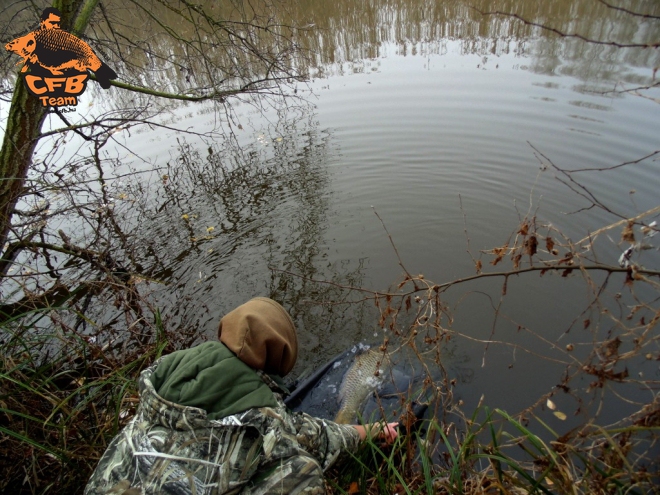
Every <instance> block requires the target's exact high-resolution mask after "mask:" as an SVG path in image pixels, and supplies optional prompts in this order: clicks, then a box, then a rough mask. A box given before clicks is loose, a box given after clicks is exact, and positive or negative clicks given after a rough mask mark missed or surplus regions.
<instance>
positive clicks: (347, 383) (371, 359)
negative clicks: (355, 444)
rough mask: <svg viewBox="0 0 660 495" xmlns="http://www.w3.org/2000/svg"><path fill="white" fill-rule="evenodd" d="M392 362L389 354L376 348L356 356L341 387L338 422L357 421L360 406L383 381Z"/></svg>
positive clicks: (348, 422)
mask: <svg viewBox="0 0 660 495" xmlns="http://www.w3.org/2000/svg"><path fill="white" fill-rule="evenodd" d="M390 364H391V363H390V358H389V355H388V354H387V353H383V352H380V351H378V350H375V349H370V350H368V351H365V352H363V353H361V354H358V355H357V356H355V360H354V362H353V365H352V366H351V367H350V368H349V369H348V371H347V372H346V374H345V375H344V379H343V381H342V383H341V387H340V388H339V401H340V407H339V412H338V413H337V416H336V417H335V422H336V423H343V424H350V423H354V422H355V420H356V417H357V413H358V411H359V408H360V406H361V405H362V403H363V402H364V400H365V399H366V398H367V396H368V395H369V394H370V393H372V392H373V391H374V390H376V388H377V387H378V386H379V385H380V384H381V383H382V382H383V380H384V376H385V374H386V373H387V371H388V369H389V368H390Z"/></svg>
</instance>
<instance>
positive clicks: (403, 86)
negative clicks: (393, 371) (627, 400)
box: [116, 0, 660, 411]
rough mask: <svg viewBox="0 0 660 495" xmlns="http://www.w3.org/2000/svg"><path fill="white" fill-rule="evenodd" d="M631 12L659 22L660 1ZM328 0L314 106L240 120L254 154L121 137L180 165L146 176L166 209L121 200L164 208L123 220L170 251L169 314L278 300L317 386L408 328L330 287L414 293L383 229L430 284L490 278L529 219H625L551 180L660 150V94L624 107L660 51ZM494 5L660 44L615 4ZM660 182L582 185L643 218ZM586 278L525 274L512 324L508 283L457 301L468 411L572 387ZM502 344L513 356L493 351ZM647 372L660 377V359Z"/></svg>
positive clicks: (164, 275)
mask: <svg viewBox="0 0 660 495" xmlns="http://www.w3.org/2000/svg"><path fill="white" fill-rule="evenodd" d="M317 3H318V4H323V5H322V6H321V5H316V4H317ZM473 3H474V2H473ZM623 3H625V4H626V6H628V7H629V8H631V9H634V10H637V11H643V12H648V13H652V14H655V15H660V6H659V4H658V3H657V2H653V1H641V0H640V1H629V2H623ZM325 4H326V2H310V5H304V4H302V5H299V6H298V7H297V9H298V10H299V12H298V10H296V12H298V14H299V15H300V19H304V20H305V22H307V21H309V22H312V23H314V24H315V26H316V28H315V29H316V31H313V33H314V34H310V36H311V37H312V38H314V40H313V43H312V42H311V41H310V42H309V43H310V44H313V45H314V46H315V47H316V49H317V50H318V51H317V52H316V53H317V55H316V56H315V57H316V62H315V63H314V64H312V65H313V70H312V74H313V78H312V80H311V81H310V83H309V85H303V84H301V85H300V86H299V88H298V89H299V90H298V93H297V95H296V96H300V97H302V98H303V101H298V100H296V99H292V100H290V101H289V104H288V106H287V107H286V108H284V107H282V108H279V109H277V110H276V109H272V108H270V109H265V110H263V111H259V110H257V109H255V107H254V106H251V105H248V104H236V105H234V113H233V114H232V117H231V131H232V132H233V133H234V138H232V139H227V140H220V139H219V140H218V141H217V142H215V143H213V144H212V146H211V147H209V146H208V144H202V143H201V142H200V141H199V140H198V139H197V138H196V137H194V136H184V137H182V136H180V135H175V134H173V133H172V132H170V131H168V130H164V129H153V130H145V131H143V132H138V133H132V134H130V135H129V134H128V133H126V134H125V135H123V136H120V137H119V138H120V140H121V143H122V144H123V145H124V144H125V145H127V147H128V148H130V149H131V150H133V151H134V152H135V153H136V155H138V156H139V157H140V159H138V158H136V157H135V156H132V155H130V154H128V153H123V157H122V160H123V161H124V165H125V166H133V167H135V168H137V169H142V168H145V167H146V165H145V162H149V163H150V164H155V165H157V166H159V167H163V168H162V170H160V171H159V172H158V173H157V174H153V175H151V176H149V177H150V179H145V183H144V184H143V186H144V187H145V189H144V191H148V192H147V193H145V192H144V191H143V192H138V191H137V190H136V189H127V190H125V191H124V190H123V189H122V187H123V186H122V185H121V184H119V185H117V186H116V188H117V191H124V192H126V193H127V194H129V195H135V196H137V195H138V194H146V196H140V197H141V200H142V203H141V204H142V205H144V208H143V209H140V208H136V207H127V206H121V207H120V208H124V210H123V212H124V216H125V219H126V222H127V224H129V225H133V226H134V227H135V228H136V229H137V232H139V235H142V236H144V237H145V238H148V239H149V240H150V241H153V246H154V247H153V248H152V249H150V250H149V251H148V252H144V253H142V256H143V260H142V262H143V265H144V268H145V270H146V272H147V274H148V275H149V276H150V277H152V278H154V279H157V280H161V281H163V282H164V283H165V284H166V285H159V284H154V285H153V286H152V290H154V292H155V295H156V297H157V298H158V300H159V301H160V303H161V305H162V307H163V312H164V315H165V317H167V318H169V319H170V321H171V323H172V324H173V325H181V326H182V327H197V328H198V329H199V331H200V332H202V333H204V334H206V335H209V336H212V335H214V333H215V327H216V325H217V321H218V319H219V318H220V316H221V315H222V314H224V313H225V312H226V311H228V310H230V309H231V308H233V307H234V306H236V305H238V304H240V303H241V302H243V301H245V300H247V299H248V298H250V297H253V296H257V295H269V296H271V297H274V298H276V299H278V300H280V301H281V302H282V303H283V304H284V305H285V306H286V307H287V309H289V310H290V311H291V312H292V313H293V314H294V316H295V319H296V323H297V325H298V327H299V330H300V340H301V361H300V364H299V365H298V367H297V368H296V369H297V370H298V371H299V372H300V371H302V370H303V369H304V368H306V367H310V366H315V365H318V364H319V363H321V362H323V361H325V360H326V359H327V358H329V357H330V356H332V355H334V354H336V353H338V352H340V351H342V350H344V349H346V348H348V347H350V346H352V345H354V344H356V343H357V342H359V341H363V342H364V341H366V342H379V341H381V340H382V338H383V336H384V334H386V333H387V332H386V331H384V330H382V329H380V328H379V327H378V325H377V322H378V319H377V316H375V311H374V308H373V303H369V304H368V305H359V304H354V305H345V304H337V303H341V302H342V301H344V300H346V299H347V298H349V297H351V298H353V299H359V296H357V295H351V296H349V295H348V293H347V291H345V290H342V289H341V288H339V287H338V286H337V285H332V284H321V283H316V282H314V281H312V279H313V280H325V281H334V282H335V283H336V284H340V285H350V286H355V287H366V288H369V289H387V288H388V287H389V286H391V285H392V284H396V283H398V282H399V281H400V280H402V277H403V275H404V271H403V269H402V267H401V266H400V265H399V261H398V259H397V255H396V252H395V250H394V249H393V247H392V245H391V243H390V240H389V238H388V233H387V232H386V231H385V229H384V227H383V224H382V223H381V221H380V220H379V218H378V217H377V216H376V214H375V213H377V214H378V215H379V216H380V218H381V219H382V220H383V222H384V224H385V225H386V227H387V231H388V232H389V234H390V235H391V238H392V240H393V242H394V244H395V245H396V248H397V250H398V254H399V255H400V258H401V260H402V262H403V265H404V266H405V268H406V269H407V270H408V271H409V272H410V273H412V274H419V273H422V274H424V276H425V277H426V278H427V279H430V280H433V281H434V282H437V283H441V282H448V281H451V280H453V279H457V278H462V277H467V276H471V275H473V274H475V263H474V260H473V258H474V259H481V260H482V262H483V265H484V266H485V267H488V268H487V270H491V271H496V270H498V269H499V266H498V267H492V266H490V265H489V264H488V263H489V262H490V261H491V260H492V259H493V257H492V256H491V255H487V254H482V251H484V250H490V249H492V248H494V247H497V246H501V245H503V244H505V243H506V242H507V241H508V240H509V239H513V237H515V234H516V232H517V230H518V229H519V226H520V220H521V218H523V217H525V216H526V215H527V216H528V217H530V218H531V217H532V216H536V218H537V219H538V221H539V224H541V223H543V224H548V223H549V224H552V226H554V227H555V228H557V229H559V230H560V231H561V232H563V233H564V234H565V235H566V236H567V237H568V238H570V239H572V240H573V241H577V240H579V239H581V238H583V237H584V236H586V235H587V234H588V233H589V232H590V231H594V230H596V229H598V228H600V227H603V226H605V225H608V224H610V223H612V222H614V221H616V220H617V219H618V217H617V216H616V215H613V214H611V213H609V212H606V211H604V210H602V209H598V208H591V209H586V210H584V209H585V208H588V207H589V205H590V203H589V202H588V201H587V199H585V197H584V196H582V195H581V193H582V194H584V191H583V190H578V191H577V192H576V191H572V190H571V189H570V188H569V187H568V186H567V185H565V184H563V183H562V182H561V181H560V180H558V179H562V178H563V180H566V177H564V176H562V174H561V173H560V172H559V171H558V170H556V169H555V168H554V167H553V165H552V164H554V165H556V166H557V167H559V168H562V169H569V170H573V169H582V168H603V167H613V166H615V165H618V164H621V163H624V162H628V161H635V160H639V159H640V158H643V157H645V156H647V155H651V154H652V153H654V152H655V151H656V150H660V132H659V131H660V103H659V102H658V99H659V98H660V90H659V89H658V88H655V89H651V90H644V91H640V92H638V93H639V94H636V93H635V92H634V91H625V90H632V89H634V88H636V87H639V86H649V85H652V84H654V82H655V81H657V79H654V72H653V71H654V68H657V67H658V66H659V65H660V51H659V50H658V49H654V48H646V49H642V48H617V47H614V46H609V45H596V44H590V43H585V42H583V41H581V40H578V39H574V38H561V37H558V36H556V35H554V34H552V33H549V32H547V31H543V30H541V29H539V28H534V27H532V26H528V25H525V24H524V23H521V22H518V21H516V20H515V19H512V18H511V17H506V16H482V15H481V14H479V13H478V12H477V11H475V10H473V9H470V8H469V7H468V6H467V5H465V4H462V3H460V2H423V1H421V2H415V1H398V2H377V1H371V2H352V1H348V0H345V1H342V0H340V1H337V2H332V5H325ZM476 6H477V7H478V8H480V9H482V10H488V9H489V8H493V9H495V8H497V9H499V10H502V11H507V12H515V13H521V15H524V16H525V17H526V18H528V19H530V20H535V21H538V22H547V23H549V24H551V25H552V26H555V27H557V28H558V29H560V30H562V31H564V32H566V33H573V32H580V33H584V34H585V35H586V36H589V37H594V38H598V39H605V40H612V41H614V42H617V43H633V42H634V43H645V42H650V41H654V42H656V43H657V42H658V41H659V40H660V22H659V21H657V20H652V19H643V18H638V17H631V16H630V15H626V14H625V13H624V12H621V11H614V10H611V9H607V8H606V7H605V6H604V5H603V4H602V3H600V2H597V1H595V0H594V1H587V0H584V1H580V2H570V1H560V2H537V1H527V2H525V1H507V2H493V3H489V2H476ZM656 77H657V75H656ZM172 115H173V117H172V119H171V120H172V122H173V123H175V124H176V125H177V126H178V127H179V128H189V129H193V130H195V131H196V132H204V131H206V130H208V129H210V128H212V127H213V126H215V125H216V124H217V120H216V117H215V116H214V115H213V114H212V113H209V112H208V111H207V110H206V108H205V107H204V106H201V105H199V106H194V105H188V106H185V107H182V108H178V109H175V110H173V114H172ZM550 162H552V163H550ZM163 174H165V175H167V176H168V178H167V179H166V180H161V176H162V175H163ZM658 174H659V164H658V155H655V156H651V157H650V158H647V159H644V160H641V161H639V163H635V164H631V165H628V166H624V167H620V168H617V169H614V170H611V171H608V172H584V173H581V174H579V175H575V176H574V177H575V178H576V179H579V180H580V181H582V183H583V184H584V185H586V186H588V190H589V192H590V193H591V194H593V195H594V196H595V197H596V198H597V199H598V201H600V202H602V204H604V205H606V206H607V207H608V208H609V209H610V210H611V211H612V212H614V213H615V214H618V215H622V216H634V215H636V214H638V213H641V212H643V211H645V210H648V209H650V208H652V207H655V206H657V204H658V197H659V195H658V190H659V188H660V181H659V180H658ZM580 210H583V211H580ZM184 215H185V216H186V217H185V218H182V217H183V216H184ZM647 220H649V221H650V220H652V218H649V219H647ZM547 233H548V232H547V231H546V230H540V235H541V236H542V237H543V236H545V235H547ZM553 235H554V234H553ZM619 236H620V230H615V231H612V233H611V238H610V239H609V240H608V239H605V241H604V242H603V243H602V244H601V246H600V248H599V250H598V252H597V256H599V257H600V259H601V261H602V262H604V263H609V264H616V261H617V259H618V257H619V255H620V254H621V251H622V250H623V249H625V246H623V245H621V244H620V243H619ZM652 254H653V253H651V254H650V256H651V255H652ZM656 256H657V255H656ZM649 260H650V261H649V262H652V261H656V262H657V259H653V258H652V257H651V258H650V259H649ZM651 260H652V261H651ZM508 263H509V265H507V267H509V268H510V262H508ZM525 263H526V262H525V261H524V260H523V266H526V264H525ZM271 268H272V269H273V270H271ZM282 270H283V271H284V272H283V271H282ZM293 274H295V276H294V275H293ZM574 275H575V274H573V277H566V278H562V277H560V276H558V275H556V274H555V275H553V274H546V275H544V276H543V277H540V276H539V275H538V274H529V275H526V276H525V275H520V276H516V277H511V278H510V279H509V280H508V283H507V295H506V297H504V298H501V306H500V307H499V311H498V314H499V316H498V317H497V318H496V316H495V313H496V312H495V307H497V305H498V304H500V295H501V293H502V283H503V280H502V279H494V278H493V279H482V280H480V281H475V282H471V283H468V284H463V285H460V286H456V287H454V288H452V289H451V290H450V291H448V292H447V293H446V295H445V297H446V301H447V303H448V304H449V306H450V307H451V309H452V314H453V316H454V320H453V321H452V322H449V321H447V322H446V324H447V326H448V327H449V326H451V327H452V328H454V329H456V330H457V331H459V332H462V333H463V334H465V335H466V336H467V337H468V338H465V339H461V340H458V341H452V342H451V343H450V344H449V343H448V344H447V356H446V359H447V363H448V366H449V367H450V368H451V370H452V373H453V374H454V375H455V376H457V377H458V378H459V385H458V387H457V393H458V394H459V395H460V396H461V397H463V398H464V399H465V400H466V401H467V402H468V403H469V404H476V402H477V400H478V399H479V397H480V396H481V395H482V394H485V398H486V400H487V401H488V403H489V404H491V405H493V406H505V407H507V408H508V409H510V410H512V411H515V410H516V409H519V408H522V407H524V406H527V405H529V404H530V401H532V400H534V399H536V398H537V397H539V396H540V395H541V394H542V393H544V392H547V391H549V390H551V389H552V387H553V386H554V385H556V384H557V383H558V380H559V376H560V373H561V370H562V366H561V365H556V364H555V363H554V362H553V361H551V360H547V359H544V358H551V359H565V358H566V355H565V354H563V353H559V352H556V349H553V345H555V344H554V343H557V344H556V345H557V346H558V347H560V348H561V349H563V348H564V347H565V346H566V345H567V344H569V343H572V342H575V343H579V342H580V341H585V342H589V340H590V339H591V336H590V335H588V334H584V335H583V334H580V333H579V332H580V330H581V328H582V324H581V323H580V324H579V325H577V328H576V327H573V328H572V329H571V332H570V333H569V334H567V335H564V336H563V337H562V334H564V333H565V332H566V331H567V330H568V329H569V328H570V325H571V324H572V322H574V320H576V319H577V320H578V321H580V322H581V321H582V320H583V319H585V315H581V313H580V312H581V311H582V309H584V308H585V306H586V304H587V302H588V300H589V297H590V295H589V294H588V293H587V291H586V290H585V288H584V286H583V285H582V284H578V283H574V280H572V278H573V279H576V277H575V276H574ZM301 277H302V278H301ZM622 277H623V276H620V278H616V277H613V279H612V280H611V282H610V286H609V289H610V290H611V291H612V292H616V291H619V290H621V291H623V290H624V286H623V278H622ZM597 280H601V279H597ZM319 303H323V304H319ZM521 329H522V330H521ZM526 329H531V331H527V330H526ZM470 339H475V340H470ZM487 339H491V340H496V341H501V342H506V343H507V344H501V345H500V344H493V345H490V346H489V347H488V349H487V350H485V346H484V344H483V342H480V341H482V340H487ZM525 350H527V351H531V352H526V351H525ZM540 356H541V357H540ZM542 357H543V358H542ZM638 366H639V368H638V369H636V370H634V372H637V373H643V374H645V376H647V377H655V379H660V371H659V369H658V362H657V361H645V362H640V363H639V364H638ZM631 371H633V370H631ZM645 393H646V392H640V396H639V397H638V398H639V399H645V396H644V394H645ZM561 400H562V399H558V401H557V402H560V406H561ZM566 400H567V401H569V400H570V399H569V398H567V399H566ZM567 404H568V402H567ZM566 407H567V408H570V407H572V406H571V405H568V406H566ZM622 407H623V406H622Z"/></svg>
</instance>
